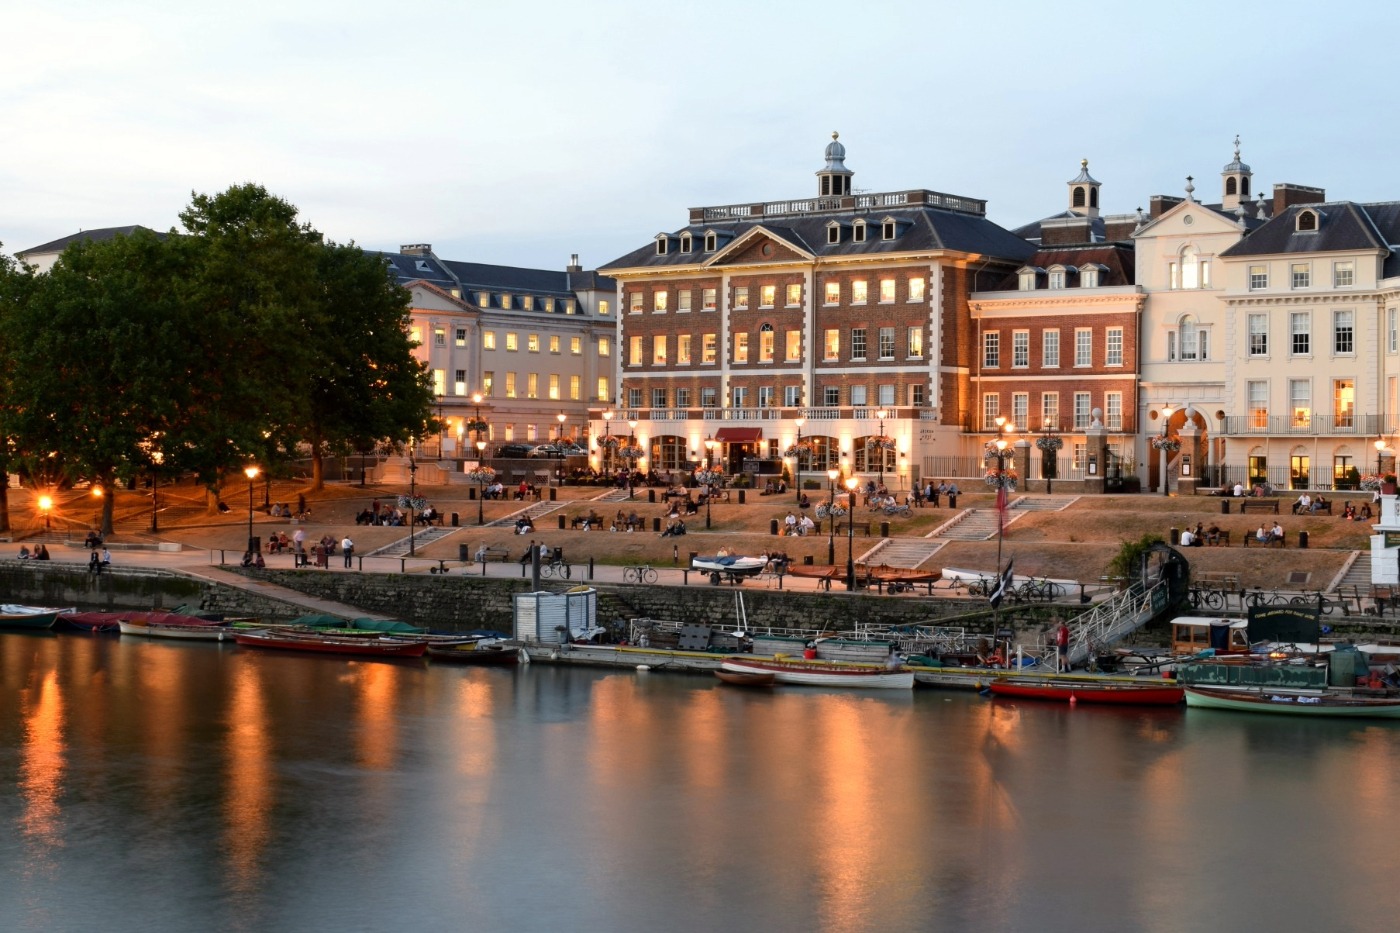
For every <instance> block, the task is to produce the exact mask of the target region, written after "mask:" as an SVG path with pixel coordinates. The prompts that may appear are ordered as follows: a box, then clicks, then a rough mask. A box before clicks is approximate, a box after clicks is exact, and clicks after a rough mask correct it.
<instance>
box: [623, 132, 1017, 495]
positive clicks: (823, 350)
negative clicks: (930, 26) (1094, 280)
mask: <svg viewBox="0 0 1400 933" xmlns="http://www.w3.org/2000/svg"><path fill="white" fill-rule="evenodd" d="M845 154H846V151H845V147H844V146H843V145H842V144H841V143H840V142H839V141H837V139H836V138H835V134H833V139H832V142H831V143H830V144H829V145H828V146H827V147H826V152H825V157H826V161H825V165H824V166H823V167H822V168H821V170H819V171H818V172H817V173H816V175H817V192H816V195H815V196H813V197H809V198H805V199H797V200H783V201H769V202H761V203H752V204H731V205H724V206H719V207H703V208H694V209H692V210H691V211H690V216H689V219H688V223H687V224H686V225H685V226H684V227H681V228H680V229H678V230H674V231H667V232H664V233H660V234H658V235H657V236H656V237H655V238H654V241H653V242H652V243H651V244H649V245H647V246H645V247H642V248H639V249H637V250H635V251H633V252H631V253H629V254H627V255H625V256H623V257H621V258H619V259H617V260H614V261H613V262H611V263H608V264H606V265H605V266H604V267H603V269H602V271H605V272H606V273H607V274H609V275H611V276H613V277H614V278H615V279H616V280H617V283H618V284H617V304H618V308H619V320H618V326H619V331H618V333H619V349H620V364H621V371H620V379H619V396H618V398H617V402H618V407H619V411H618V413H616V415H615V416H616V417H618V418H619V419H621V420H627V421H636V422H637V426H636V433H637V435H638V441H639V443H641V445H642V447H643V450H644V451H645V453H646V461H645V462H644V463H643V464H642V465H643V466H644V467H648V468H655V469H658V470H661V471H670V470H681V469H686V468H688V467H689V466H691V465H693V464H694V463H696V462H698V461H703V460H704V459H706V457H707V455H708V456H710V457H712V458H713V459H715V460H722V461H723V464H724V465H725V468H726V469H727V470H728V471H730V472H739V471H741V470H743V469H745V468H746V467H747V468H749V469H756V468H759V466H760V464H762V465H763V466H762V468H763V469H766V470H773V469H774V467H775V466H777V461H780V460H781V461H783V465H784V466H786V468H787V469H789V470H795V469H797V468H799V467H800V469H801V471H802V472H804V473H806V472H811V473H814V474H817V477H812V478H820V480H821V481H822V482H823V485H824V484H825V483H824V481H825V477H824V476H821V474H823V473H825V471H826V470H827V469H829V468H832V467H835V468H839V469H841V470H842V471H843V473H846V474H852V473H860V474H865V475H872V474H879V473H883V474H884V475H885V476H886V478H887V479H896V478H897V481H898V484H899V486H900V487H901V488H905V489H907V488H909V484H910V482H911V481H912V480H915V479H917V478H918V477H920V476H923V475H930V474H933V473H935V472H937V470H936V461H937V458H938V457H940V456H956V455H959V454H966V453H967V452H968V451H967V449H966V448H968V447H969V446H970V445H969V442H968V440H967V439H966V438H965V437H964V436H963V432H965V431H967V430H970V429H972V428H973V426H974V424H975V422H976V411H977V405H978V401H977V398H976V394H975V388H974V373H975V370H976V362H977V360H976V353H975V349H976V346H977V337H976V334H975V332H974V329H973V327H972V322H971V319H970V317H969V312H968V298H969V296H970V295H971V294H972V292H973V291H975V290H976V287H977V285H978V284H979V283H983V284H985V283H989V282H993V281H1000V280H1001V279H1003V278H1004V277H1005V276H1006V275H1007V274H1009V273H1012V272H1014V271H1015V270H1016V269H1017V268H1018V267H1020V266H1021V265H1023V264H1024V262H1025V261H1026V260H1027V258H1028V257H1030V256H1031V255H1032V253H1033V252H1034V247H1033V246H1032V245H1031V244H1029V243H1027V242H1026V241H1025V240H1023V239H1021V238H1019V237H1016V236H1014V235H1012V234H1011V233H1010V232H1008V231H1007V230H1005V229H1003V228H1001V227H999V226H997V225H996V224H994V223H992V222H991V221H990V220H988V219H987V217H986V204H985V202H983V201H980V200H977V199H974V198H966V197H959V196H955V195H949V194H942V193H939V192H936V191H929V190H923V189H915V190H906V191H896V192H890V193H882V194H861V193H856V192H854V191H853V189H852V187H851V181H852V176H853V173H852V171H851V170H850V169H848V168H847V167H846V165H845V161H844V160H845ZM599 429H603V430H606V428H604V426H603V425H595V430H599ZM799 431H800V433H801V439H802V441H803V447H801V448H800V451H799V449H798V448H797V447H796V442H797V440H798V434H799ZM876 437H883V438H885V439H886V441H887V443H874V442H872V441H871V439H872V438H876ZM707 442H708V443H707ZM707 451H708V453H707ZM798 457H800V461H799V460H798V459H797V458H798Z"/></svg>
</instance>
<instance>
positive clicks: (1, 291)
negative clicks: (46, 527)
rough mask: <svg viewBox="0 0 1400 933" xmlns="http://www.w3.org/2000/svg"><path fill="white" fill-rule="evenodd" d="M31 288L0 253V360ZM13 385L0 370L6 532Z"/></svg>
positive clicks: (1, 512) (24, 273)
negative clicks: (12, 321)
mask: <svg viewBox="0 0 1400 933" xmlns="http://www.w3.org/2000/svg"><path fill="white" fill-rule="evenodd" d="M0 246H3V244H0ZM33 284H34V276H33V275H31V274H30V273H29V270H27V269H25V268H23V267H21V266H20V265H19V264H18V263H16V262H15V261H14V260H13V259H11V258H10V257H9V256H6V255H5V254H4V253H0V360H5V359H7V358H8V356H9V354H8V352H7V350H8V347H9V340H8V337H7V333H6V323H7V322H8V321H9V320H10V319H11V318H13V317H14V316H15V315H16V314H17V313H18V312H19V310H20V309H21V308H22V307H23V306H24V304H25V302H26V301H27V300H28V295H29V292H30V289H32V288H33ZM14 384H15V374H14V369H13V367H10V366H0V531H9V530H10V499H9V495H10V493H9V489H10V478H9V474H10V471H11V469H12V466H13V456H14V451H15V447H14V444H13V442H12V440H11V438H12V437H13V426H12V425H13V420H14V418H13V416H14V413H15V406H14V403H13V400H12V397H11V390H12V389H13V387H14Z"/></svg>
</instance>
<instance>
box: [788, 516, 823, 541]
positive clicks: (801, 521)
mask: <svg viewBox="0 0 1400 933" xmlns="http://www.w3.org/2000/svg"><path fill="white" fill-rule="evenodd" d="M816 527H817V523H816V522H814V521H812V519H811V517H810V516H809V515H807V514H806V513H805V512H804V513H803V514H802V515H801V516H800V517H799V516H796V515H793V514H792V513H791V512H789V513H787V516H786V517H785V518H784V519H783V534H785V535H795V536H797V537H799V538H802V537H806V536H807V535H809V534H811V533H812V532H813V531H814V530H815V529H816Z"/></svg>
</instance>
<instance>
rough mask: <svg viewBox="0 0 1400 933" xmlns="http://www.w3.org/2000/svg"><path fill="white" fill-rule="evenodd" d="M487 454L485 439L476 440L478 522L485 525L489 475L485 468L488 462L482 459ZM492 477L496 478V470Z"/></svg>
mask: <svg viewBox="0 0 1400 933" xmlns="http://www.w3.org/2000/svg"><path fill="white" fill-rule="evenodd" d="M485 456H486V442H485V441H477V442H476V476H477V477H478V479H477V480H476V483H477V488H476V523H477V524H478V525H484V524H486V519H485V518H484V517H483V516H484V515H485V511H484V510H485V508H486V482H487V475H486V469H485V468H486V464H484V463H482V462H481V459H482V458H483V457H485ZM490 478H491V479H494V478H495V472H494V471H492V474H491V477H490Z"/></svg>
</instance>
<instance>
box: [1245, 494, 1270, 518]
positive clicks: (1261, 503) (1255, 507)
mask: <svg viewBox="0 0 1400 933" xmlns="http://www.w3.org/2000/svg"><path fill="white" fill-rule="evenodd" d="M1245 512H1273V513H1274V514H1275V515H1277V514H1278V500H1277V499H1268V498H1263V499H1260V498H1255V499H1242V500H1240V514H1241V515H1243V514H1244V513H1245Z"/></svg>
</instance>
